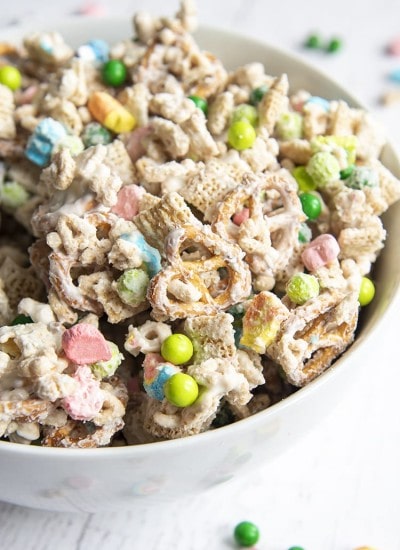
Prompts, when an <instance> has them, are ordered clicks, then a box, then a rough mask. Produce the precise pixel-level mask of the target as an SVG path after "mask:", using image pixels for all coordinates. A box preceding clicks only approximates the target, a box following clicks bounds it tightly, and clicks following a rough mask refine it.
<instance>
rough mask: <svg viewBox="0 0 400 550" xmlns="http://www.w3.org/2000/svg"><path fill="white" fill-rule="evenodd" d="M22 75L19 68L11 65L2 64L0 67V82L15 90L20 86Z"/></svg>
mask: <svg viewBox="0 0 400 550" xmlns="http://www.w3.org/2000/svg"><path fill="white" fill-rule="evenodd" d="M21 82H22V76H21V73H20V72H19V70H18V69H17V68H16V67H13V66H12V65H3V66H2V67H0V84H3V86H7V88H10V90H11V91H13V92H15V90H18V88H20V87H21Z"/></svg>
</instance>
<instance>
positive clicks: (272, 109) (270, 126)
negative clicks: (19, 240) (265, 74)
mask: <svg viewBox="0 0 400 550" xmlns="http://www.w3.org/2000/svg"><path fill="white" fill-rule="evenodd" d="M288 91H289V82H288V78H287V76H286V74H283V75H281V76H280V77H277V78H276V79H275V81H274V82H273V84H272V85H271V87H270V88H269V90H268V91H267V92H266V94H265V95H264V97H263V98H262V100H261V101H260V103H259V104H258V111H259V117H260V128H265V129H266V130H267V132H268V134H270V135H271V134H272V132H273V130H274V127H275V124H276V122H277V121H278V118H279V117H280V115H281V114H282V113H283V112H284V111H286V110H287V107H288V102H289V99H288Z"/></svg>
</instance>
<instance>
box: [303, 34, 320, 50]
mask: <svg viewBox="0 0 400 550" xmlns="http://www.w3.org/2000/svg"><path fill="white" fill-rule="evenodd" d="M304 46H305V47H306V48H310V49H313V50H317V49H319V48H322V40H321V37H320V36H319V35H318V34H310V35H309V36H308V37H307V38H306V41H305V42H304Z"/></svg>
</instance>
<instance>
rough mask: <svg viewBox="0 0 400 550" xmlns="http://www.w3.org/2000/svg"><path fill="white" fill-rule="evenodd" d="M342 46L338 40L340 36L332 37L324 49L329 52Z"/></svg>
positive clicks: (335, 50)
mask: <svg viewBox="0 0 400 550" xmlns="http://www.w3.org/2000/svg"><path fill="white" fill-rule="evenodd" d="M342 47H343V43H342V41H341V40H340V38H332V40H331V41H330V42H329V44H328V45H327V47H326V51H327V52H329V53H335V52H338V51H339V50H341V49H342Z"/></svg>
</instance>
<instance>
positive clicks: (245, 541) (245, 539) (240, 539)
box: [233, 521, 260, 548]
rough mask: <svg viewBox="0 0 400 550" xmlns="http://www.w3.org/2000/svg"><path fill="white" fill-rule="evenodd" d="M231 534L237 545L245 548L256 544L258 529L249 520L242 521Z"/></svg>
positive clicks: (258, 536) (258, 534) (258, 535)
mask: <svg viewBox="0 0 400 550" xmlns="http://www.w3.org/2000/svg"><path fill="white" fill-rule="evenodd" d="M233 536H234V538H235V541H236V542H237V544H238V545H239V546H245V547H246V548H247V547H250V546H254V544H257V542H258V540H259V538H260V530H259V529H258V527H257V525H255V524H254V523H252V522H251V521H242V522H241V523H238V525H236V527H235V530H234V532H233Z"/></svg>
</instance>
